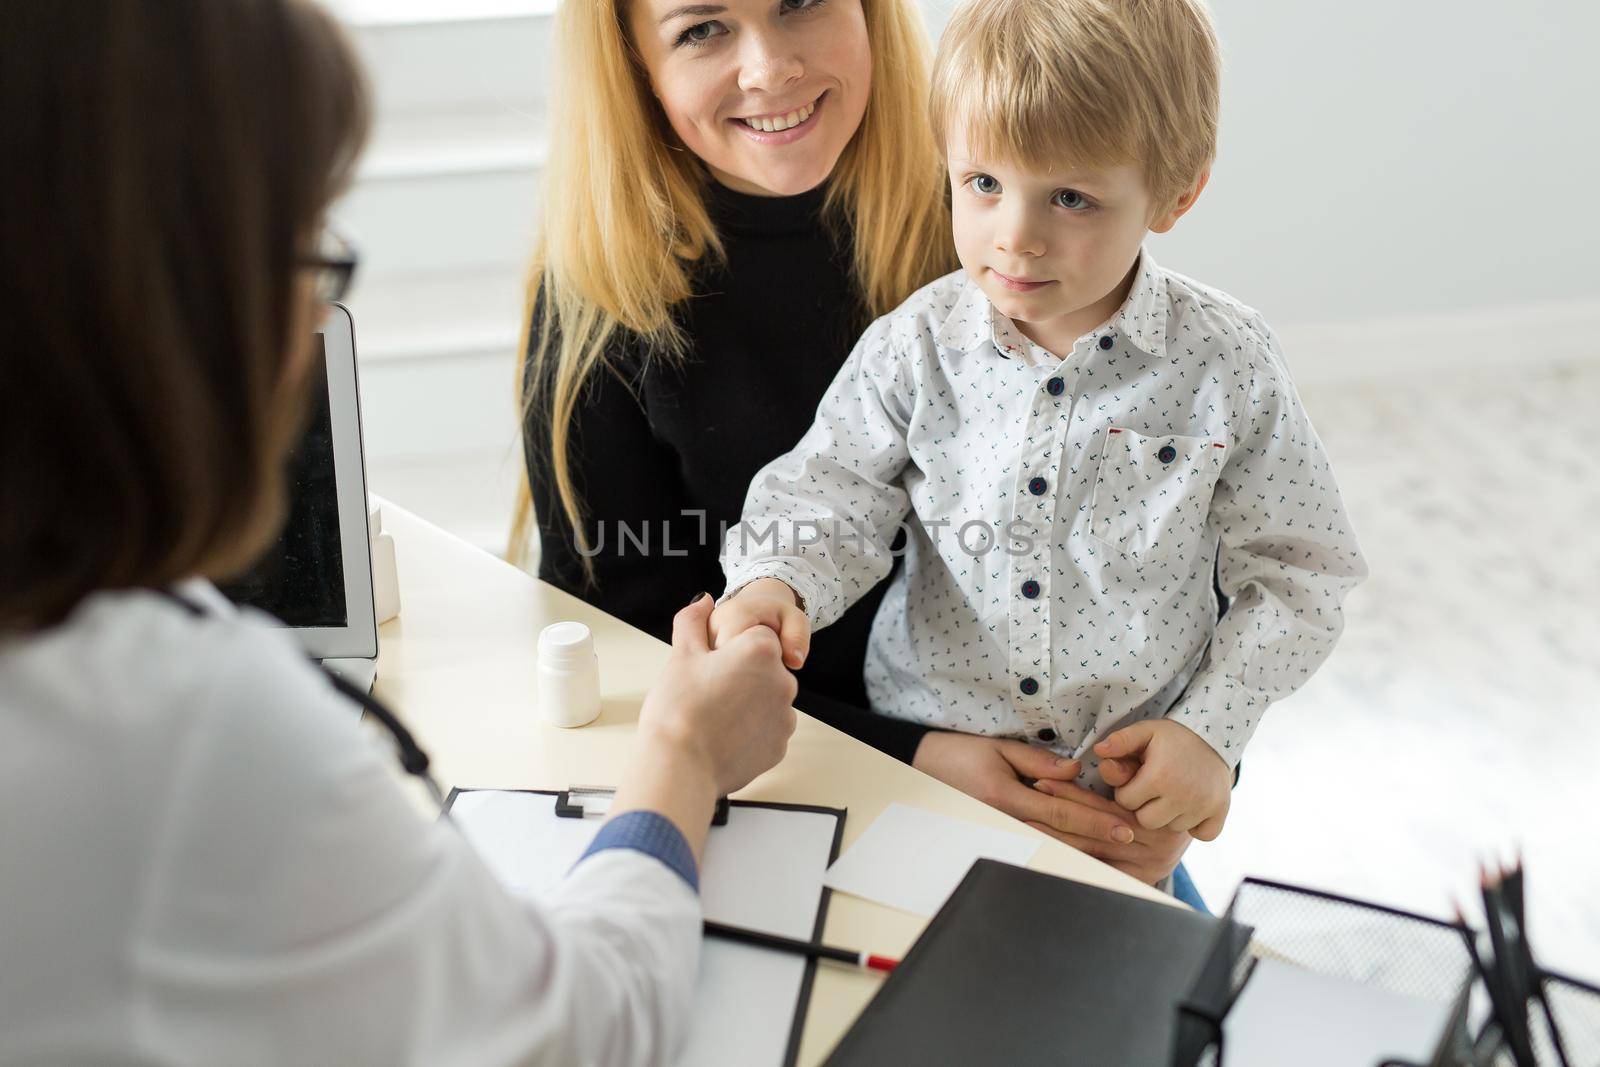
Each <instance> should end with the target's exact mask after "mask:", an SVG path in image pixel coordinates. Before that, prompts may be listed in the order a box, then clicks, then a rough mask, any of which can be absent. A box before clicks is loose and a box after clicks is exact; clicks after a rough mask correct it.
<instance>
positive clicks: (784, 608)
mask: <svg viewBox="0 0 1600 1067" xmlns="http://www.w3.org/2000/svg"><path fill="white" fill-rule="evenodd" d="M755 626H765V627H766V628H767V629H769V630H771V631H772V632H773V633H774V634H777V635H778V638H779V640H780V641H781V642H782V645H783V661H784V663H786V664H787V665H788V666H789V668H790V669H791V670H799V669H800V666H801V665H802V664H803V663H805V661H806V653H807V652H808V651H810V649H811V620H810V619H808V618H806V613H805V612H803V611H801V610H800V598H799V597H798V596H797V595H796V594H795V591H794V590H793V589H790V588H789V586H788V584H787V583H785V582H783V581H781V580H780V579H777V578H757V579H756V580H755V581H753V582H751V583H750V584H749V585H747V586H745V587H744V588H743V589H740V590H739V591H738V592H737V593H735V594H734V595H733V596H732V597H730V598H729V599H727V600H725V601H723V602H722V603H721V604H719V605H717V608H716V610H715V611H713V612H712V613H711V647H712V648H721V647H722V646H723V644H725V643H726V642H728V641H731V640H733V639H734V638H735V637H738V636H739V635H740V634H742V633H744V632H745V631H747V630H749V629H750V628H752V627H755Z"/></svg>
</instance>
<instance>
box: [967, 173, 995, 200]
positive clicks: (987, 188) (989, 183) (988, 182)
mask: <svg viewBox="0 0 1600 1067" xmlns="http://www.w3.org/2000/svg"><path fill="white" fill-rule="evenodd" d="M972 187H973V188H974V189H976V190H978V192H980V193H983V194H985V195H989V194H992V193H998V192H999V191H1000V183H999V182H997V181H995V180H994V179H993V178H991V177H989V175H987V174H978V175H975V176H974V177H973V179H972Z"/></svg>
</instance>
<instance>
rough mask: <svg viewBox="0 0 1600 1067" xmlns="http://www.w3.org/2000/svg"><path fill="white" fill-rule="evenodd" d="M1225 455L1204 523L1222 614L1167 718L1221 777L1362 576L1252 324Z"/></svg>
mask: <svg viewBox="0 0 1600 1067" xmlns="http://www.w3.org/2000/svg"><path fill="white" fill-rule="evenodd" d="M1258 329H1259V333H1257V334H1256V335H1255V337H1256V339H1257V343H1256V344H1255V350H1254V351H1253V352H1252V353H1251V355H1250V357H1249V359H1250V365H1249V371H1248V374H1249V378H1248V381H1249V384H1248V386H1247V387H1246V389H1245V390H1244V392H1243V396H1242V398H1241V401H1240V406H1239V410H1238V411H1237V412H1236V420H1235V425H1236V426H1237V427H1238V430H1237V431H1236V432H1235V435H1234V440H1233V447H1232V449H1231V453H1230V455H1229V458H1228V462H1227V463H1226V465H1225V466H1224V467H1223V469H1222V472H1221V474H1220V475H1219V477H1218V480H1217V487H1216V491H1215V493H1214V494H1213V496H1212V501H1211V523H1212V525H1213V528H1214V529H1215V531H1216V533H1217V535H1218V539H1219V549H1218V557H1217V559H1218V565H1217V576H1218V582H1219V585H1220V587H1221V589H1222V592H1223V593H1224V594H1225V595H1226V596H1227V597H1228V598H1229V600H1230V602H1231V603H1230V606H1229V608H1228V610H1227V612H1226V614H1224V615H1223V617H1222V619H1221V621H1220V622H1219V623H1218V625H1217V631H1216V634H1215V636H1214V637H1213V638H1212V641H1211V645H1210V648H1209V649H1208V650H1207V653H1206V656H1205V658H1204V660H1203V662H1202V663H1201V666H1200V669H1199V671H1198V672H1197V673H1196V675H1195V677H1194V678H1193V679H1192V680H1191V681H1190V683H1189V685H1188V687H1187V688H1186V690H1185V692H1184V695H1183V697H1182V699H1180V700H1179V701H1178V703H1177V704H1176V705H1175V706H1174V707H1173V709H1172V710H1171V711H1169V712H1168V713H1167V717H1168V718H1170V719H1173V720H1175V721H1177V722H1181V723H1183V724H1184V725H1185V726H1187V727H1189V728H1190V729H1192V730H1194V731H1195V732H1196V733H1197V734H1199V735H1200V736H1201V737H1202V738H1204V739H1205V740H1206V741H1207V742H1208V743H1209V744H1210V745H1211V747H1212V748H1214V749H1215V750H1216V751H1217V753H1218V754H1219V755H1220V756H1221V757H1222V758H1223V760H1224V761H1226V762H1227V764H1228V765H1229V766H1230V767H1232V766H1235V765H1237V763H1238V761H1239V758H1240V756H1241V755H1242V754H1243V751H1244V746H1245V743H1246V742H1247V741H1248V740H1249V739H1250V736H1251V734H1252V733H1254V731H1255V729H1256V727H1257V726H1258V725H1259V724H1260V721H1261V716H1262V714H1263V713H1264V712H1265V711H1266V709H1267V707H1268V706H1269V705H1270V704H1271V703H1272V702H1273V701H1276V700H1280V699H1282V698H1283V697H1285V696H1288V695H1289V694H1290V693H1292V692H1294V691H1295V690H1296V689H1298V688H1299V687H1300V686H1301V685H1303V684H1305V682H1306V680H1307V679H1309V678H1310V677H1311V675H1312V673H1313V672H1315V671H1316V669H1317V668H1318V667H1319V666H1321V664H1322V663H1323V661H1324V660H1326V659H1327V657H1328V654H1329V653H1330V652H1332V651H1333V647H1334V644H1335V643H1336V642H1337V641H1338V638H1339V634H1340V632H1341V630H1342V629H1343V626H1344V613H1343V607H1342V605H1343V601H1344V598H1345V596H1346V594H1348V593H1349V591H1350V590H1351V589H1353V588H1354V587H1355V586H1356V585H1357V584H1358V583H1360V582H1361V581H1362V580H1363V579H1364V578H1365V577H1366V575H1367V566H1366V562H1365V560H1364V559H1363V558H1362V555H1361V549H1360V547H1359V545H1358V544H1357V541H1356V536H1355V532H1354V530H1353V529H1352V528H1351V525H1350V518H1349V515H1348V514H1347V513H1346V511H1345V507H1344V501H1343V499H1342V498H1341V497H1340V494H1339V487H1338V485H1337V484H1335V482H1334V478H1333V472H1332V469H1331V467H1330V465H1329V462H1328V456H1327V453H1326V452H1325V451H1324V449H1323V446H1322V441H1321V440H1320V439H1319V438H1318V436H1317V433H1316V430H1315V429H1314V428H1313V427H1312V425H1311V419H1310V417H1309V416H1308V415H1307V414H1306V410H1305V408H1304V406H1303V405H1302V404H1301V402H1300V397H1299V395H1298V394H1297V393H1296V392H1295V388H1294V384H1293V381H1292V380H1291V378H1290V376H1289V373H1288V370H1287V368H1286V367H1285V365H1284V362H1283V357H1282V354H1281V352H1280V351H1279V348H1278V344H1277V339H1276V338H1275V337H1274V336H1273V334H1272V332H1271V330H1270V329H1267V328H1266V327H1265V325H1264V324H1258Z"/></svg>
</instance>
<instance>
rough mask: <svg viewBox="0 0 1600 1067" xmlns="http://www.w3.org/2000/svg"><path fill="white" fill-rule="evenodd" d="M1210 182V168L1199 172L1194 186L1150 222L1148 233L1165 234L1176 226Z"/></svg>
mask: <svg viewBox="0 0 1600 1067" xmlns="http://www.w3.org/2000/svg"><path fill="white" fill-rule="evenodd" d="M1210 180H1211V168H1210V167H1207V168H1206V169H1205V170H1203V171H1201V172H1200V177H1198V178H1196V179H1195V180H1194V184H1193V185H1191V186H1189V188H1187V189H1185V190H1184V191H1183V194H1182V195H1181V196H1179V197H1178V199H1177V200H1176V201H1175V202H1174V203H1173V205H1172V206H1171V207H1170V208H1168V209H1167V210H1166V211H1164V212H1162V213H1161V214H1159V215H1157V216H1156V217H1155V218H1154V219H1152V220H1151V222H1150V231H1151V232H1152V233H1166V232H1167V231H1168V230H1170V229H1172V227H1174V226H1176V225H1177V224H1178V220H1179V219H1181V218H1183V216H1184V213H1185V212H1187V211H1188V210H1189V209H1190V208H1192V207H1194V202H1195V201H1196V200H1198V199H1200V190H1202V189H1204V188H1205V187H1206V182H1208V181H1210Z"/></svg>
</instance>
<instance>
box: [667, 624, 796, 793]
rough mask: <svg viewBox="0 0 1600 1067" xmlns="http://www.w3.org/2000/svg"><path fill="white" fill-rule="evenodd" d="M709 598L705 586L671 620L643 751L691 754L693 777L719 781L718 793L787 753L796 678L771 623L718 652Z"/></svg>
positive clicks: (743, 781)
mask: <svg viewBox="0 0 1600 1067" xmlns="http://www.w3.org/2000/svg"><path fill="white" fill-rule="evenodd" d="M711 604H712V599H711V596H710V595H709V594H704V593H702V594H701V595H700V597H699V599H697V600H696V601H695V602H694V603H692V604H690V605H689V606H688V607H686V608H684V609H682V610H681V611H679V612H678V614H677V615H676V616H675V617H674V618H673V620H672V655H671V656H670V657H669V658H668V660H667V665H666V667H665V668H664V669H663V670H662V672H661V675H660V676H659V677H658V678H657V679H656V683H655V685H653V686H651V687H650V692H649V693H648V694H647V695H646V697H645V700H644V706H643V707H641V708H640V710H639V735H640V737H639V740H640V744H639V751H640V753H641V754H642V755H643V757H644V758H645V759H651V758H655V759H658V760H659V759H660V758H661V757H662V756H664V755H671V756H673V757H675V758H683V757H687V758H688V760H689V763H690V767H691V768H692V769H693V771H697V772H699V773H698V774H697V775H695V776H696V777H702V778H704V779H706V780H707V784H708V785H714V787H715V789H716V793H715V794H714V795H713V799H715V796H720V795H726V794H728V793H731V792H733V791H734V790H736V789H742V788H743V787H744V786H746V785H748V784H749V783H750V780H751V779H752V778H754V777H755V776H756V775H758V774H761V773H762V772H764V771H766V770H768V769H770V768H772V767H774V766H776V765H777V763H778V761H779V760H781V759H783V755H784V752H785V751H786V750H787V748H788V745H789V737H790V735H792V734H793V733H794V729H795V711H794V707H793V704H794V697H795V691H796V689H797V684H796V682H795V678H794V675H793V674H791V673H789V671H787V670H785V669H784V665H783V660H782V657H781V655H780V653H779V649H778V638H777V635H775V634H774V633H773V632H772V631H771V630H768V629H766V628H765V627H759V626H758V627H755V628H753V629H750V630H747V631H746V632H744V633H742V634H739V635H737V636H735V637H731V638H726V639H724V640H723V641H722V643H721V647H719V648H717V649H716V650H715V651H713V650H712V648H711V642H710V635H709V633H708V629H707V623H708V622H709V620H710V618H711ZM691 773H692V772H691Z"/></svg>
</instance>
